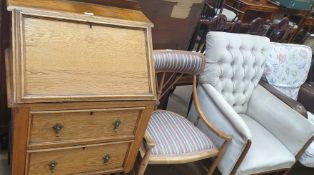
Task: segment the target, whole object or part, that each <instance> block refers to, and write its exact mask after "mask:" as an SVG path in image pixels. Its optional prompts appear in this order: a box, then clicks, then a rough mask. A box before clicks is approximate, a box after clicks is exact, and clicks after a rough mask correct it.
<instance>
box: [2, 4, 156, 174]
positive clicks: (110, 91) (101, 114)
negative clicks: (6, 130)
mask: <svg viewBox="0 0 314 175" xmlns="http://www.w3.org/2000/svg"><path fill="white" fill-rule="evenodd" d="M7 6H8V10H9V11H10V13H11V16H12V22H11V23H12V26H11V32H12V38H11V48H9V49H7V50H6V74H7V91H8V102H9V105H10V108H12V142H13V143H12V174H13V175H45V174H56V175H59V174H108V173H115V172H129V171H130V170H132V168H133V165H134V162H135V159H136V156H137V153H138V150H139V146H140V144H141V141H142V138H143V135H144V132H145V130H146V127H147V123H148V121H149V118H150V115H151V112H152V111H153V109H154V106H155V104H156V92H155V77H154V75H155V74H154V69H153V62H152V41H151V28H152V26H153V25H152V23H151V22H150V21H149V20H148V19H147V18H146V17H145V16H144V15H143V13H142V12H140V11H137V10H131V9H122V8H116V7H109V6H101V5H95V4H87V3H82V2H74V1H66V0H8V1H7Z"/></svg>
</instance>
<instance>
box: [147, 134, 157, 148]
mask: <svg viewBox="0 0 314 175" xmlns="http://www.w3.org/2000/svg"><path fill="white" fill-rule="evenodd" d="M144 141H145V142H146V147H147V148H150V149H151V148H153V147H154V146H155V142H154V140H153V139H152V138H151V137H150V135H149V134H148V132H145V134H144Z"/></svg>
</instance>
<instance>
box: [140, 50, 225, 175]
mask: <svg viewBox="0 0 314 175" xmlns="http://www.w3.org/2000/svg"><path fill="white" fill-rule="evenodd" d="M154 60H155V71H156V74H157V75H158V76H156V77H159V78H160V80H159V81H157V82H158V85H157V96H158V98H159V99H160V98H162V97H163V96H164V95H165V94H167V91H169V90H170V89H171V86H172V85H173V84H174V83H176V82H177V81H178V80H179V79H180V78H181V77H182V76H183V75H184V74H190V75H193V97H194V100H195V106H196V109H197V110H196V112H197V113H198V117H197V118H196V120H195V121H194V122H193V123H194V124H193V123H191V122H190V121H189V120H187V119H186V118H184V117H183V116H180V115H179V114H176V113H174V112H171V111H165V110H157V111H155V112H154V113H153V114H152V116H151V119H150V121H149V123H148V128H147V131H146V134H145V139H144V143H143V146H142V148H141V150H140V153H141V156H142V160H141V163H140V167H139V171H138V175H143V174H144V172H145V169H146V167H147V165H148V164H182V163H188V162H194V161H198V160H202V159H206V158H214V161H213V163H212V164H211V166H210V168H209V171H208V175H211V174H213V172H214V170H215V169H216V166H217V164H218V163H219V161H220V159H221V157H222V155H223V153H224V150H225V147H226V146H227V143H228V141H229V140H230V139H231V138H230V137H229V136H227V135H226V134H224V133H223V132H221V131H219V130H218V129H216V128H215V127H214V126H213V125H212V124H211V123H209V122H208V121H207V119H206V117H205V116H204V114H203V112H202V110H201V108H200V107H199V104H198V97H197V94H196V93H195V91H196V75H198V74H199V73H200V72H202V71H203V68H204V64H205V58H204V55H203V54H200V53H196V52H188V51H172V50H159V51H154ZM159 75H160V76H159ZM171 77H175V81H171V80H172V78H171ZM169 83H170V85H169ZM199 120H200V121H203V122H204V123H205V127H206V128H207V129H209V130H211V131H212V132H213V133H215V136H216V137H219V138H220V140H221V141H222V146H221V147H220V148H217V147H216V146H215V145H214V144H213V142H212V141H211V139H210V138H209V137H208V136H206V135H205V134H204V133H203V132H202V131H200V130H199V129H198V128H197V127H196V126H195V124H196V123H197V122H198V121H199Z"/></svg>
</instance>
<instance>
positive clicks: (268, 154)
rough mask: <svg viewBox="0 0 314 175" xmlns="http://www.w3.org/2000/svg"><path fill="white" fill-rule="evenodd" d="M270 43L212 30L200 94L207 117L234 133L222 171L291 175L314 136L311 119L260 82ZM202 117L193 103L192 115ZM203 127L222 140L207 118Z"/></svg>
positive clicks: (226, 173)
mask: <svg viewBox="0 0 314 175" xmlns="http://www.w3.org/2000/svg"><path fill="white" fill-rule="evenodd" d="M269 47H270V41H269V39H268V38H266V37H262V36H254V35H248V34H233V33H225V32H209V33H208V35H207V40H206V65H205V70H204V73H202V74H201V75H200V80H199V85H198V87H197V94H198V96H199V100H200V103H199V104H200V107H201V108H202V109H204V114H205V116H206V117H207V120H208V121H209V122H210V123H212V124H213V125H214V126H216V127H217V128H219V129H220V130H222V131H223V132H225V133H227V134H228V135H230V136H231V137H232V140H231V142H230V144H228V147H227V149H226V152H225V154H224V156H223V158H222V159H221V162H220V163H219V165H218V168H219V170H220V172H221V173H222V175H230V174H231V175H234V174H236V175H247V174H259V173H269V172H274V171H276V172H283V173H285V174H286V173H287V172H288V170H289V169H290V168H291V167H292V166H293V165H294V164H295V162H296V160H298V159H299V158H300V156H301V155H302V153H303V152H304V150H305V148H306V147H308V145H309V144H310V143H311V140H313V138H314V137H313V135H314V128H313V127H312V125H311V123H310V122H308V121H307V120H306V119H305V118H304V117H303V116H302V115H300V114H299V113H297V112H295V111H294V110H293V109H291V108H290V107H289V106H287V105H286V104H285V103H283V102H282V101H281V100H279V99H278V98H276V97H275V96H273V95H272V94H271V93H270V92H268V91H267V90H266V89H264V88H263V87H262V86H260V85H259V84H258V82H259V81H260V79H261V77H262V75H263V71H264V67H265V60H266V57H267V54H268V51H269ZM196 118H197V113H196V111H195V107H194V104H193V105H192V108H191V110H190V113H189V119H190V120H195V119H196ZM198 127H199V128H200V129H201V130H202V131H203V132H204V133H206V134H207V135H208V136H209V137H210V138H212V140H213V142H214V143H215V145H218V147H219V145H221V141H220V140H218V139H216V138H217V137H215V136H214V135H213V134H212V132H211V131H209V130H208V129H207V128H206V127H204V124H203V123H202V122H200V123H199V125H198ZM304 128H308V129H306V130H305V129H304Z"/></svg>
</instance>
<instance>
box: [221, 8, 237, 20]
mask: <svg viewBox="0 0 314 175" xmlns="http://www.w3.org/2000/svg"><path fill="white" fill-rule="evenodd" d="M222 14H223V15H225V16H226V17H227V20H228V21H232V20H233V19H234V18H235V17H236V16H237V14H236V13H234V12H233V11H231V10H228V9H226V8H224V9H223V10H222Z"/></svg>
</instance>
